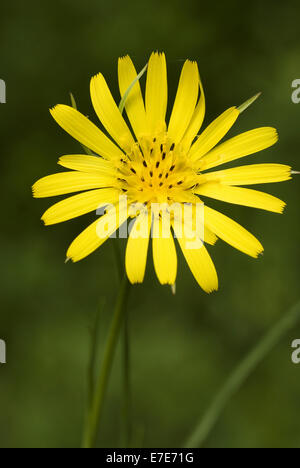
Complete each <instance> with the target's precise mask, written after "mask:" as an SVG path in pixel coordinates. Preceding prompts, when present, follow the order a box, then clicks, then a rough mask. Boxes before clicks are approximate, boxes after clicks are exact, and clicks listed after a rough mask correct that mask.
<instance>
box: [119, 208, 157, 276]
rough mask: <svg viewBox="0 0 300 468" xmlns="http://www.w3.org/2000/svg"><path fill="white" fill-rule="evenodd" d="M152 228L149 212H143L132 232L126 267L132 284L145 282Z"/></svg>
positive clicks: (128, 245)
mask: <svg viewBox="0 0 300 468" xmlns="http://www.w3.org/2000/svg"><path fill="white" fill-rule="evenodd" d="M150 228H151V219H150V217H149V215H148V213H147V212H142V213H141V214H140V215H139V216H138V217H137V218H136V220H135V221H134V225H133V227H132V230H131V231H130V235H129V238H128V242H127V247H126V256H125V265H126V272H127V276H128V279H129V281H130V282H131V283H132V284H134V283H142V282H143V281H144V276H145V270H146V263H147V253H148V245H149V233H150Z"/></svg>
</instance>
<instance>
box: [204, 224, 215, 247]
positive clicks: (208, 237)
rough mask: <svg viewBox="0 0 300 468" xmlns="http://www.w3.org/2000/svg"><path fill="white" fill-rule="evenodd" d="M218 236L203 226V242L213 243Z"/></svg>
mask: <svg viewBox="0 0 300 468" xmlns="http://www.w3.org/2000/svg"><path fill="white" fill-rule="evenodd" d="M217 240H218V238H217V236H216V235H215V234H214V233H213V232H212V231H211V230H210V229H208V227H206V226H204V242H205V243H206V244H210V245H215V243H216V242H217Z"/></svg>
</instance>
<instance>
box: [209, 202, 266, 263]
mask: <svg viewBox="0 0 300 468" xmlns="http://www.w3.org/2000/svg"><path fill="white" fill-rule="evenodd" d="M204 220H205V224H206V226H207V227H208V228H209V229H210V230H211V231H212V232H214V233H215V234H216V235H217V236H218V237H220V239H222V240H223V241H224V242H227V243H228V244H230V245H232V246H233V247H234V248H236V249H238V250H240V251H241V252H243V253H245V254H247V255H250V257H254V258H257V257H258V255H259V254H260V253H261V252H263V250H264V249H263V246H262V245H261V243H260V242H259V241H258V240H257V239H256V237H254V236H253V235H252V234H251V233H250V232H249V231H247V230H246V229H245V228H243V227H242V226H241V225H240V224H238V223H236V222H235V221H233V220H232V219H230V218H228V217H227V216H225V215H223V214H222V213H219V212H218V211H216V210H213V209H212V208H209V207H208V206H205V207H204Z"/></svg>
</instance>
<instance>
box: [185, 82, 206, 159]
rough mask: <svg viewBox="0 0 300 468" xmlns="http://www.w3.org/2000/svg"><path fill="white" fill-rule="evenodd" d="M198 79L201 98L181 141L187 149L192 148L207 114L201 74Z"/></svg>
mask: <svg viewBox="0 0 300 468" xmlns="http://www.w3.org/2000/svg"><path fill="white" fill-rule="evenodd" d="M198 80H199V87H200V99H199V101H198V104H197V106H196V109H195V110H194V113H193V116H192V118H191V121H190V124H189V126H188V128H187V130H186V132H185V134H184V137H183V140H182V141H181V144H182V146H183V148H184V149H185V151H188V150H189V149H190V146H191V144H192V142H193V140H194V138H195V137H196V135H197V133H198V132H199V130H200V128H201V125H202V123H203V120H204V116H205V96H204V90H203V86H202V82H201V78H200V76H199V78H198Z"/></svg>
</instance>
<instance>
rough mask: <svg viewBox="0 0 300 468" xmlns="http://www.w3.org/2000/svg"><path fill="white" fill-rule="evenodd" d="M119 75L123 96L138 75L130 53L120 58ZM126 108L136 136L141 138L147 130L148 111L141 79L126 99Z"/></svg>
mask: <svg viewBox="0 0 300 468" xmlns="http://www.w3.org/2000/svg"><path fill="white" fill-rule="evenodd" d="M118 77H119V88H120V94H121V97H123V96H124V94H125V92H126V91H127V89H128V88H129V86H130V85H131V83H133V81H134V80H135V79H136V77H137V72H136V69H135V67H134V65H133V63H132V60H131V58H130V57H129V56H128V55H126V57H122V58H119V62H118ZM125 109H126V112H127V115H128V118H129V121H130V123H131V126H132V129H133V131H134V133H135V135H136V137H137V138H139V137H140V136H141V135H143V134H145V132H146V112H145V106H144V100H143V96H142V92H141V86H140V82H139V80H138V81H137V82H136V83H135V85H134V86H133V88H132V89H131V91H130V93H129V95H128V97H127V99H126V101H125Z"/></svg>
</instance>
